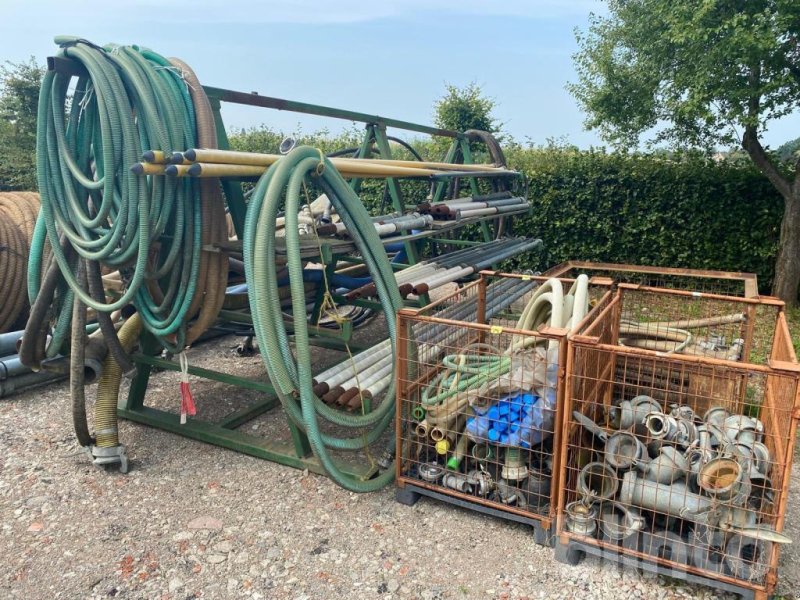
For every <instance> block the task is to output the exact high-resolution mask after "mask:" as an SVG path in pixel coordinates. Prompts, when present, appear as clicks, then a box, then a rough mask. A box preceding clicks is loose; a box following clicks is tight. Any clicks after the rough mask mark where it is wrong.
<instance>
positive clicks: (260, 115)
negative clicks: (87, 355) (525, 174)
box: [0, 0, 800, 147]
mask: <svg viewBox="0 0 800 600" xmlns="http://www.w3.org/2000/svg"><path fill="white" fill-rule="evenodd" d="M220 7H221V8H220ZM603 10H604V5H603V4H602V3H601V2H599V1H596V0H505V1H495V2H491V1H490V0H458V1H456V0H449V1H448V0H372V2H364V1H360V0H333V1H328V2H324V1H322V0H294V1H291V0H284V1H280V0H265V1H261V2H259V1H258V0H250V1H244V0H227V1H220V0H192V1H189V2H170V1H169V0H136V1H128V2H126V1H114V0H105V1H104V2H99V1H97V0H72V1H71V2H64V1H63V0H58V1H56V0H0V59H2V60H11V61H20V60H24V59H26V58H27V57H29V56H31V55H33V56H36V57H37V58H38V59H40V60H43V59H44V58H45V57H46V56H48V55H50V54H53V53H54V51H55V47H54V45H53V43H52V38H53V36H54V35H56V34H71V35H79V36H81V37H85V38H88V39H90V40H92V41H94V42H96V43H100V44H103V43H107V42H116V43H137V44H140V45H143V46H148V47H150V48H152V49H153V50H156V51H158V52H160V53H161V54H163V55H166V56H178V57H180V58H182V59H184V60H185V61H186V62H188V63H189V64H191V65H192V67H193V68H194V70H195V71H196V72H197V74H198V76H199V78H200V80H201V81H202V82H203V83H205V84H208V85H214V86H218V87H227V88H231V89H236V90H241V91H247V92H249V91H258V92H259V93H261V94H263V95H269V96H277V97H283V98H290V99H294V100H302V101H306V102H312V103H317V104H325V105H329V106H336V107H341V108H349V109H352V110H360V111H364V112H369V113H373V114H375V113H377V114H381V115H384V116H390V117H395V118H399V119H404V120H409V121H416V122H421V123H430V122H432V119H433V104H434V102H435V101H436V99H437V98H438V97H440V96H441V95H442V94H443V93H444V88H445V84H446V83H451V84H455V85H459V86H461V85H465V84H467V83H469V82H472V81H475V82H477V83H478V84H480V85H481V87H482V88H483V90H484V92H485V93H486V94H487V95H489V96H491V97H492V98H494V99H495V101H496V102H497V108H496V116H497V118H498V120H499V121H501V122H502V123H504V129H505V131H507V132H508V133H510V134H511V135H512V136H514V137H515V138H516V139H518V140H520V141H523V142H524V141H527V140H528V139H530V140H531V141H533V142H534V143H544V142H545V140H546V139H547V138H565V139H566V140H567V141H568V142H570V143H573V144H576V145H578V146H581V147H588V146H590V145H600V144H601V143H602V142H601V140H600V139H599V138H598V137H597V135H596V134H595V133H594V132H588V131H585V130H584V129H583V120H584V116H583V114H582V113H581V111H580V109H579V108H578V106H577V105H576V103H575V101H574V99H573V98H572V97H571V96H570V95H569V93H568V92H567V91H566V89H565V84H566V83H567V82H568V81H572V80H574V79H575V78H576V76H575V71H574V69H573V66H572V58H571V57H572V54H573V52H574V51H575V49H576V43H575V36H574V33H573V32H574V29H575V27H580V28H585V27H586V25H587V23H588V15H589V13H590V12H591V11H595V12H602V11H603ZM231 106H232V105H226V106H225V107H224V108H223V117H224V118H225V121H226V124H227V125H228V126H229V127H246V126H250V125H260V124H262V123H264V124H267V125H269V126H271V127H273V128H275V129H279V130H283V131H287V132H291V131H295V130H296V129H297V128H298V125H299V126H300V127H301V128H302V130H303V131H307V132H308V131H314V130H317V129H320V128H323V127H327V128H329V129H331V130H332V131H338V130H340V129H341V128H342V127H344V126H347V123H344V122H341V121H335V120H331V119H323V118H317V117H310V116H305V115H297V114H292V113H285V112H278V111H272V110H266V109H250V108H232V107H231ZM798 135H800V113H795V114H794V115H792V116H790V117H788V118H785V119H783V120H782V121H781V122H779V123H776V124H775V125H774V126H773V127H772V128H771V130H770V131H769V132H767V134H766V135H765V140H766V142H767V143H769V144H770V145H773V146H777V145H780V144H781V143H783V142H784V141H786V140H787V139H793V138H795V137H797V136H798Z"/></svg>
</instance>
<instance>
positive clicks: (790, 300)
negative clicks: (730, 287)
mask: <svg viewBox="0 0 800 600" xmlns="http://www.w3.org/2000/svg"><path fill="white" fill-rule="evenodd" d="M798 287H800V181H795V185H793V186H792V188H791V191H790V193H789V194H788V195H787V196H785V197H784V210H783V221H782V222H781V237H780V247H779V249H778V258H777V260H776V261H775V281H774V282H773V284H772V294H773V295H774V296H777V297H778V298H780V299H781V300H783V301H784V302H786V304H787V305H788V306H795V305H796V304H797V292H798Z"/></svg>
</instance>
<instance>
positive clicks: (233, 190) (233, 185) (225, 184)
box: [208, 96, 247, 240]
mask: <svg viewBox="0 0 800 600" xmlns="http://www.w3.org/2000/svg"><path fill="white" fill-rule="evenodd" d="M208 100H209V102H210V103H211V111H212V112H213V113H214V125H215V127H216V129H217V146H218V147H219V149H220V150H230V149H231V143H230V140H228V133H227V132H226V131H225V123H224V122H223V121H222V113H221V112H220V109H221V105H220V101H219V99H218V98H213V97H211V96H209V98H208ZM220 183H221V184H222V190H223V191H224V192H225V202H226V204H227V205H228V212H229V213H230V215H231V220H233V228H234V229H235V230H236V237H238V238H239V239H240V240H241V239H242V235H243V233H244V218H245V214H247V203H246V202H245V200H244V192H243V191H242V184H241V182H239V181H234V180H232V179H227V178H225V179H221V180H220Z"/></svg>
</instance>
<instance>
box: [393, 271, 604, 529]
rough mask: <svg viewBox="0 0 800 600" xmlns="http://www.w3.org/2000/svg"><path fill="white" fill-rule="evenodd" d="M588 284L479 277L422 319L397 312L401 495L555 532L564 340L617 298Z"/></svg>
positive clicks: (429, 308)
mask: <svg viewBox="0 0 800 600" xmlns="http://www.w3.org/2000/svg"><path fill="white" fill-rule="evenodd" d="M582 279H583V281H582V282H581V283H579V282H578V281H576V280H555V279H553V280H548V278H544V277H534V276H526V275H497V274H489V273H482V274H481V278H480V280H478V281H475V282H473V283H471V284H469V285H466V286H464V287H463V288H461V289H459V290H458V291H457V292H455V293H453V294H451V295H449V296H447V297H445V298H443V299H441V300H440V301H438V302H435V303H433V304H431V305H429V306H427V307H425V308H424V309H421V310H416V311H415V310H403V311H400V313H399V315H398V329H397V332H398V333H397V338H398V342H397V369H396V374H397V375H396V376H397V380H398V381H397V394H398V403H397V407H398V408H397V427H396V432H397V443H398V457H399V460H398V461H397V462H398V467H397V468H398V471H397V480H398V485H399V486H400V487H401V488H402V487H404V486H406V485H409V486H414V487H416V488H422V489H427V490H434V491H437V492H440V493H441V494H444V495H446V496H449V497H452V498H458V499H460V500H461V501H465V502H467V503H468V504H469V505H471V506H473V507H490V508H493V509H496V510H499V511H502V512H503V513H504V514H515V515H518V516H522V517H528V518H530V519H533V520H535V521H536V522H537V523H538V522H541V521H546V524H545V529H547V528H549V525H550V518H551V507H553V506H554V502H553V500H554V499H555V498H556V492H557V490H556V487H555V485H554V483H553V480H552V477H553V473H555V472H557V466H558V465H557V457H556V456H555V452H554V448H556V447H557V446H558V442H559V440H558V435H559V432H560V420H561V408H560V405H561V399H562V396H563V379H564V376H565V368H564V364H565V363H564V361H565V358H566V337H567V334H568V332H569V331H570V330H571V329H575V330H578V329H579V328H580V327H581V326H583V325H584V324H585V323H588V322H590V321H591V320H592V319H593V317H594V315H595V314H596V313H597V311H598V310H601V308H602V307H603V306H604V305H605V304H607V303H608V302H610V300H611V292H610V291H609V290H610V282H595V283H588V284H587V282H588V278H586V277H584V278H582ZM537 299H539V300H538V301H537ZM542 307H545V308H544V309H543V308H542ZM547 307H550V308H549V309H548V308H547ZM581 307H582V308H581ZM553 313H556V314H553ZM526 326H527V327H528V328H526ZM533 329H535V331H534V330H533ZM462 504H463V502H462ZM517 520H520V519H517Z"/></svg>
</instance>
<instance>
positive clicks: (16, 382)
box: [0, 372, 64, 398]
mask: <svg viewBox="0 0 800 600" xmlns="http://www.w3.org/2000/svg"><path fill="white" fill-rule="evenodd" d="M60 379H64V375H62V374H60V373H46V372H38V373H26V374H24V375H19V376H17V377H11V378H9V379H6V380H5V381H0V398H5V397H7V396H10V395H11V394H13V393H14V392H18V391H20V390H23V389H25V388H29V387H33V386H36V385H41V384H43V383H48V382H51V381H56V380H60Z"/></svg>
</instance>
